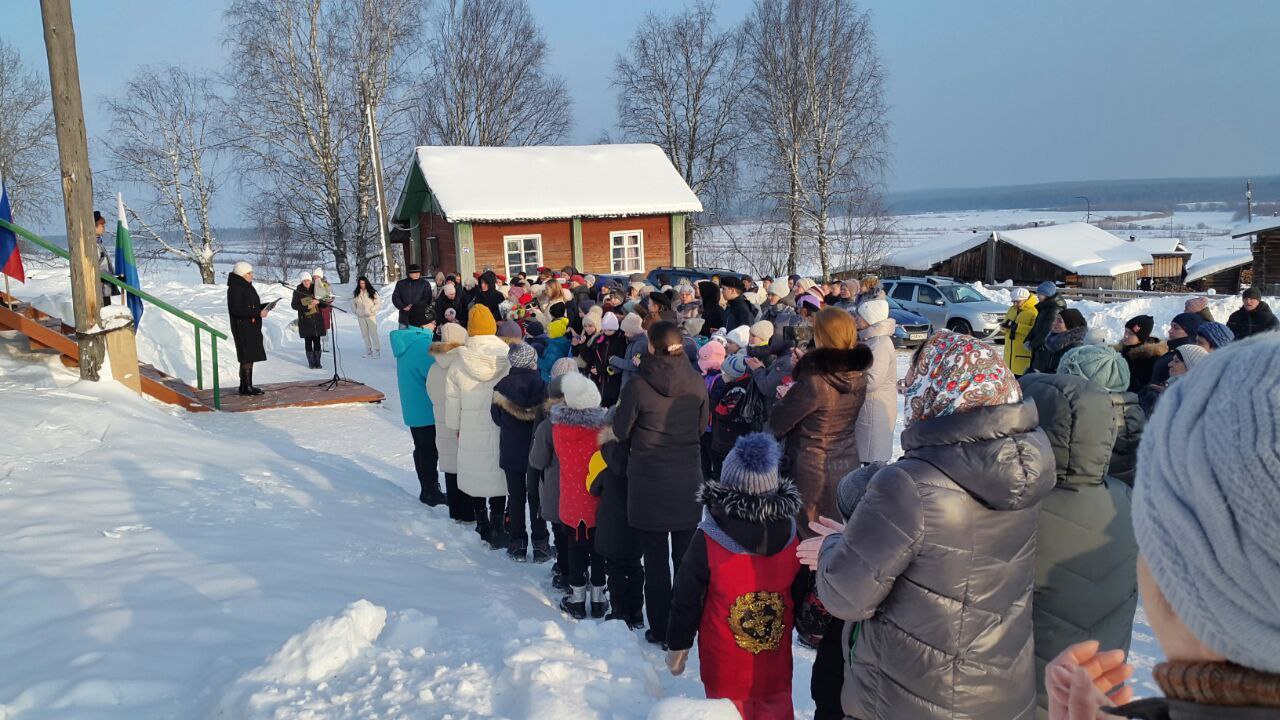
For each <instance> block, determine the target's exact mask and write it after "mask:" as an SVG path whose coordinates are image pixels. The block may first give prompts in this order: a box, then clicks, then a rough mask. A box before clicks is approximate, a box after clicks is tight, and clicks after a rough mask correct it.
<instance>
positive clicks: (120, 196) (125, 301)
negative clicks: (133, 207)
mask: <svg viewBox="0 0 1280 720" xmlns="http://www.w3.org/2000/svg"><path fill="white" fill-rule="evenodd" d="M116 222H118V223H121V222H122V223H124V224H125V226H126V227H128V225H129V223H128V222H126V221H125V219H124V193H120V192H118V193H116ZM116 252H120V251H119V250H117V251H116ZM116 272H118V273H121V274H123V273H124V271H123V270H121V269H120V268H116ZM120 304H121V305H124V306H125V307H126V308H128V307H129V290H128V289H127V288H120ZM135 325H136V323H135ZM133 331H134V332H137V331H138V328H136V327H135V328H134V329H133Z"/></svg>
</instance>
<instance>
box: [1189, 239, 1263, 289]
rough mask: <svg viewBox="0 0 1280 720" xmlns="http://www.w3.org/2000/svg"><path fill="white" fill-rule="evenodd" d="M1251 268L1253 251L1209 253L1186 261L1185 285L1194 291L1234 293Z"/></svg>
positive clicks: (1247, 276)
mask: <svg viewBox="0 0 1280 720" xmlns="http://www.w3.org/2000/svg"><path fill="white" fill-rule="evenodd" d="M1252 269H1253V252H1252V251H1251V250H1249V249H1248V248H1247V247H1246V248H1245V249H1244V250H1236V251H1227V252H1223V253H1220V254H1216V255H1209V256H1206V257H1203V258H1200V259H1198V260H1193V261H1191V262H1189V263H1187V279H1186V283H1187V287H1189V288H1191V289H1192V290H1195V291H1196V292H1204V291H1206V290H1213V291H1214V292H1216V293H1220V294H1226V295H1234V294H1236V293H1238V292H1240V286H1241V285H1242V284H1244V283H1245V282H1246V281H1247V280H1248V278H1249V277H1250V273H1251V271H1252Z"/></svg>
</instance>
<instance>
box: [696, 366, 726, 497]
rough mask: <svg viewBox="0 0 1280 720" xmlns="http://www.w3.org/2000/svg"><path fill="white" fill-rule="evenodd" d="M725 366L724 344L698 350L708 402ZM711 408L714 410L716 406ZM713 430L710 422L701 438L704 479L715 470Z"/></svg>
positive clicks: (700, 370) (699, 369)
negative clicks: (712, 456)
mask: <svg viewBox="0 0 1280 720" xmlns="http://www.w3.org/2000/svg"><path fill="white" fill-rule="evenodd" d="M723 364H724V343H721V342H714V341H707V343H706V344H705V345H703V346H702V347H701V348H698V371H699V372H701V373H702V379H703V382H705V383H706V385H707V399H708V401H710V399H711V393H712V391H713V390H715V389H716V387H717V386H718V385H719V384H720V367H721V366H722V365H723ZM711 407H712V408H714V407H715V405H711ZM713 420H714V418H713ZM711 428H712V426H711V422H710V421H708V423H707V427H706V429H705V431H704V432H703V433H702V437H701V438H699V440H700V441H701V443H702V476H703V477H704V478H709V477H712V474H711V471H712V470H713V469H714V464H713V462H712V459H711Z"/></svg>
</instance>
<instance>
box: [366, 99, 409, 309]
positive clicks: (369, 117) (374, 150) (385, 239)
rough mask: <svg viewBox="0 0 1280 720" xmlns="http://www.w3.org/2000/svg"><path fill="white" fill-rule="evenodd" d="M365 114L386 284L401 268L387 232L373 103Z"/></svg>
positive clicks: (385, 202) (385, 204)
mask: <svg viewBox="0 0 1280 720" xmlns="http://www.w3.org/2000/svg"><path fill="white" fill-rule="evenodd" d="M364 116H365V120H366V122H367V123H368V125H369V159H370V160H371V161H372V165H373V193H374V195H375V196H376V200H377V203H378V238H379V239H380V240H381V241H382V282H383V284H386V283H389V282H391V281H392V280H399V279H400V268H399V267H398V266H394V265H395V255H394V254H393V253H392V252H391V236H390V234H389V233H388V232H387V225H388V222H387V193H386V189H385V188H383V187H382V148H381V146H380V145H379V143H378V124H377V123H376V122H374V119H373V104H372V103H365V105H364ZM393 266H394V267H393Z"/></svg>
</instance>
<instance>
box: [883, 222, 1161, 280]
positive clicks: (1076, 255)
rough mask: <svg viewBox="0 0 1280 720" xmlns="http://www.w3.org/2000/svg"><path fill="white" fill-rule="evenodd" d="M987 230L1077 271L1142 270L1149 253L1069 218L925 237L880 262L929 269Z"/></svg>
mask: <svg viewBox="0 0 1280 720" xmlns="http://www.w3.org/2000/svg"><path fill="white" fill-rule="evenodd" d="M991 235H995V237H996V239H997V240H998V241H1000V242H1006V243H1009V244H1010V245H1013V246H1014V247H1016V248H1018V249H1020V250H1022V251H1023V252H1026V253H1028V254H1030V255H1035V256H1036V257H1038V258H1040V259H1042V260H1044V261H1046V262H1049V263H1053V264H1054V265H1057V266H1058V267H1060V268H1062V269H1064V270H1067V271H1069V272H1072V273H1075V274H1077V275H1105V276H1112V277H1114V276H1116V275H1120V274H1123V273H1127V272H1134V271H1137V270H1141V269H1142V266H1143V265H1144V264H1147V263H1150V262H1152V259H1151V253H1150V252H1147V251H1146V250H1145V249H1143V248H1142V247H1140V246H1139V245H1138V243H1130V242H1128V241H1126V240H1121V239H1120V238H1118V237H1116V236H1115V235H1112V234H1111V233H1109V232H1107V231H1106V230H1102V229H1101V228H1097V227H1094V226H1093V225H1090V224H1088V223H1082V222H1072V223H1063V224H1062V225H1048V226H1045V227H1034V228H1024V229H1022V230H1001V231H997V232H994V233H991V234H987V233H971V234H967V235H959V236H951V237H950V238H939V239H935V240H926V241H925V242H923V243H921V244H919V245H916V246H914V247H910V248H906V249H903V250H899V251H897V252H894V253H890V254H889V256H888V257H887V258H886V259H885V263H886V264H888V265H897V266H900V267H903V268H906V269H908V270H928V269H929V268H931V267H933V266H934V265H936V264H937V263H940V262H942V261H943V260H946V259H947V258H949V257H954V256H956V255H959V254H960V253H962V252H965V251H966V250H970V249H972V248H975V247H977V246H979V245H981V244H982V243H984V242H986V241H987V239H988V238H989V237H990V236H991Z"/></svg>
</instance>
